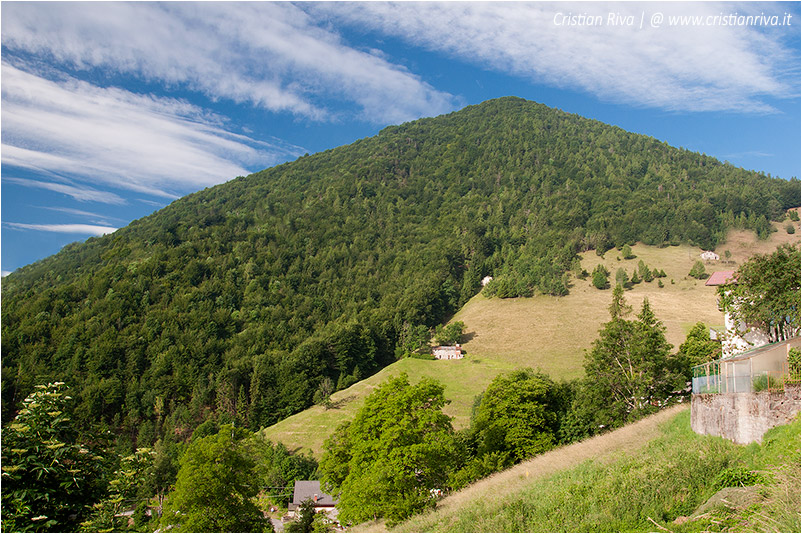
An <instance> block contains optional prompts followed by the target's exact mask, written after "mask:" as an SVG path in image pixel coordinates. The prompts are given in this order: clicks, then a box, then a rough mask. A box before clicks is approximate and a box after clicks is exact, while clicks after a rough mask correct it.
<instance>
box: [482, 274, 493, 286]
mask: <svg viewBox="0 0 802 534" xmlns="http://www.w3.org/2000/svg"><path fill="white" fill-rule="evenodd" d="M492 279H493V277H492V276H485V277H484V278H482V287H485V286H486V285H487V284H489V283H490V281H491V280H492Z"/></svg>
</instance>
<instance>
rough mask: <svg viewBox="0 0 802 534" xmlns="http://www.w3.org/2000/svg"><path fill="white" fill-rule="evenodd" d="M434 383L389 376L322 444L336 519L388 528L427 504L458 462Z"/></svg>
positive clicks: (440, 391) (326, 483) (323, 471)
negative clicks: (336, 498) (370, 522)
mask: <svg viewBox="0 0 802 534" xmlns="http://www.w3.org/2000/svg"><path fill="white" fill-rule="evenodd" d="M445 403H446V400H445V398H444V397H443V387H442V385H440V384H439V383H437V382H435V381H433V380H431V379H424V380H422V381H421V382H420V383H418V384H416V385H414V386H413V385H410V383H409V379H408V378H407V376H406V375H401V376H400V377H397V378H395V377H391V378H390V379H388V380H387V381H386V382H384V383H382V384H381V385H380V386H379V387H378V388H377V389H376V390H375V391H374V392H373V393H371V394H370V395H369V396H368V397H367V398H366V399H365V403H364V404H363V406H362V408H361V409H360V410H359V411H358V412H357V414H356V417H355V418H354V420H353V421H352V422H350V423H345V424H344V425H342V426H341V427H340V428H338V429H337V430H336V431H335V433H334V434H333V435H332V436H331V437H330V438H329V439H328V440H327V441H326V445H325V448H326V452H325V454H324V456H323V459H322V460H321V462H320V471H321V474H322V477H321V481H322V482H323V484H324V487H325V488H326V490H327V491H330V492H331V493H332V495H335V496H337V495H339V499H340V500H339V504H338V505H337V508H338V510H339V518H340V520H341V521H350V522H354V523H357V522H362V521H366V520H370V519H374V518H379V517H384V518H386V519H387V521H388V523H389V524H391V525H392V524H393V523H396V522H398V521H400V520H402V519H405V518H407V517H409V516H410V515H412V514H414V513H416V512H418V511H421V510H423V509H424V508H427V507H430V506H433V504H434V497H433V494H432V492H431V490H437V489H443V488H445V487H446V482H447V478H448V474H449V472H451V470H452V468H453V466H454V465H455V463H456V462H457V461H458V458H457V457H456V454H455V447H456V444H455V440H454V432H453V430H452V428H451V420H450V418H449V417H448V416H446V415H444V414H443V412H442V408H443V406H444V405H445Z"/></svg>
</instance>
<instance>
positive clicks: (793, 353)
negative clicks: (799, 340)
mask: <svg viewBox="0 0 802 534" xmlns="http://www.w3.org/2000/svg"><path fill="white" fill-rule="evenodd" d="M792 213H793V212H792ZM799 355H800V350H799V349H797V348H792V349H791V350H789V351H788V370H789V372H790V374H791V378H793V379H796V380H799V368H800V361H799Z"/></svg>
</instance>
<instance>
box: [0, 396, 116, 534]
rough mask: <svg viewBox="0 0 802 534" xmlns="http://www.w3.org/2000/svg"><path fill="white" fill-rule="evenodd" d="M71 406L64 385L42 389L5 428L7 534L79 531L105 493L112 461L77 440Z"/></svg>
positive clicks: (88, 439) (89, 441) (89, 439)
mask: <svg viewBox="0 0 802 534" xmlns="http://www.w3.org/2000/svg"><path fill="white" fill-rule="evenodd" d="M73 406H74V404H73V402H71V398H70V396H69V395H68V389H67V387H66V386H65V385H64V384H62V383H60V382H57V383H54V384H48V385H46V386H45V385H38V386H36V387H35V388H34V391H33V393H31V394H30V396H28V397H27V398H26V399H25V400H24V402H23V406H22V409H21V410H20V411H19V413H18V414H17V416H16V417H15V419H14V421H13V422H11V423H10V424H8V425H6V426H5V427H4V428H3V440H2V473H3V482H2V484H3V493H2V529H3V531H4V532H24V531H25V532H71V531H73V532H74V531H77V527H78V525H79V523H80V522H81V521H83V520H84V519H86V518H87V517H88V516H89V514H90V512H91V505H92V504H93V503H95V502H96V501H97V500H99V499H100V497H101V496H102V495H103V493H104V491H105V486H106V482H107V480H106V478H105V470H106V468H107V467H109V464H110V463H111V461H110V460H109V459H108V457H107V456H106V454H105V452H104V451H103V450H102V449H101V448H100V447H98V440H97V438H96V437H93V436H83V437H81V436H79V434H78V432H77V431H76V429H75V425H74V424H73V422H72V412H73ZM101 454H102V455H103V456H101Z"/></svg>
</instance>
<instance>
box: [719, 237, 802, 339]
mask: <svg viewBox="0 0 802 534" xmlns="http://www.w3.org/2000/svg"><path fill="white" fill-rule="evenodd" d="M800 270H801V269H800V253H799V247H798V246H791V245H782V246H780V247H778V248H777V250H775V251H774V252H773V253H772V254H757V255H755V256H752V257H751V258H750V259H749V261H747V262H746V263H744V264H743V265H741V266H740V267H739V268H738V270H737V271H736V273H735V276H736V279H737V280H738V283H737V284H733V285H728V286H721V287H719V296H720V298H721V301H722V303H723V305H724V308H725V309H726V310H727V311H729V312H730V313H731V314H732V316H733V317H734V318H735V319H736V320H741V321H744V322H745V323H746V324H748V325H754V326H758V327H759V328H761V329H762V330H763V331H764V332H765V333H766V334H767V335H768V336H769V337H770V339H771V340H773V341H779V340H783V339H787V338H789V337H792V336H794V335H796V334H797V333H799V328H800Z"/></svg>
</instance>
